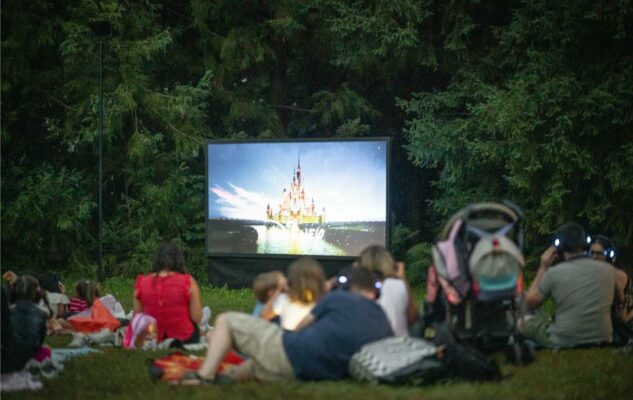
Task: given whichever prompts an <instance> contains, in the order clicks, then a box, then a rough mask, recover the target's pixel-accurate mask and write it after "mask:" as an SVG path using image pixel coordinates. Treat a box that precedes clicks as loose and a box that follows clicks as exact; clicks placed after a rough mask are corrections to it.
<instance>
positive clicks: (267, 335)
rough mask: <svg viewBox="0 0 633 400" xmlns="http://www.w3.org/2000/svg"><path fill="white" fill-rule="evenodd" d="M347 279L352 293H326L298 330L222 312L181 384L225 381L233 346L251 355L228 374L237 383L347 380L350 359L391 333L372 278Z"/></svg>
mask: <svg viewBox="0 0 633 400" xmlns="http://www.w3.org/2000/svg"><path fill="white" fill-rule="evenodd" d="M349 278H350V290H349V291H342V290H336V291H332V292H330V293H328V294H327V295H325V296H324V297H323V298H322V299H321V300H320V301H319V302H318V303H317V305H316V306H315V307H314V308H313V309H312V311H310V314H308V315H307V316H306V317H305V318H304V319H303V321H301V323H300V324H299V326H298V327H297V330H296V331H294V332H293V331H286V330H283V329H282V328H281V327H280V326H279V325H276V324H274V323H271V322H269V321H266V320H264V319H261V318H255V317H253V316H252V315H249V314H244V313H238V312H229V313H223V314H221V315H220V316H218V318H217V319H216V321H215V328H214V330H213V331H211V332H210V333H209V334H208V335H207V340H208V347H207V352H206V356H205V360H204V363H203V365H202V367H201V368H200V369H199V370H198V372H197V373H195V374H189V375H187V376H186V377H185V379H183V381H182V383H183V384H201V383H211V382H214V381H218V380H220V379H224V378H226V376H225V375H218V376H216V370H217V368H218V366H219V365H220V363H221V362H222V360H223V359H224V358H225V355H226V354H227V353H228V352H229V351H230V350H231V349H232V348H235V349H236V350H237V351H239V352H241V353H244V354H246V355H247V356H249V357H251V358H250V359H248V360H247V361H245V362H244V363H242V364H240V365H239V366H238V367H236V368H234V369H232V370H231V371H229V372H228V373H227V374H228V376H229V377H230V378H231V379H234V380H247V379H252V378H256V379H258V380H262V381H282V380H289V379H301V380H333V379H341V378H343V377H345V376H347V374H348V372H347V371H348V364H349V360H350V358H351V356H352V355H353V354H354V353H356V352H357V351H358V350H359V349H360V348H361V347H362V346H363V345H364V344H367V343H369V342H373V341H375V340H379V339H382V338H385V337H388V336H391V335H393V332H392V330H391V326H390V325H389V321H388V320H387V317H386V316H385V313H384V312H383V310H382V308H381V307H380V306H378V304H376V303H375V298H376V288H375V281H374V278H373V274H372V273H371V272H370V271H368V270H366V269H363V268H357V269H355V270H354V271H353V272H352V273H351V274H350V277H349Z"/></svg>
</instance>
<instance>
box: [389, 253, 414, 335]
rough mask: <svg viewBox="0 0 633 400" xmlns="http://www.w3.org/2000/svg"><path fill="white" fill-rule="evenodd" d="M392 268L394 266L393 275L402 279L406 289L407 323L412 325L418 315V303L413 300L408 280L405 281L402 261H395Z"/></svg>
mask: <svg viewBox="0 0 633 400" xmlns="http://www.w3.org/2000/svg"><path fill="white" fill-rule="evenodd" d="M394 268H395V277H396V278H400V279H402V281H403V282H404V286H405V288H406V289H407V323H408V324H409V325H413V324H414V323H415V321H417V320H418V318H419V316H420V311H419V309H418V304H417V303H416V301H415V297H413V292H412V291H411V286H410V285H409V282H408V281H407V276H406V272H405V265H404V263H403V262H402V261H397V262H396V265H395V267H394Z"/></svg>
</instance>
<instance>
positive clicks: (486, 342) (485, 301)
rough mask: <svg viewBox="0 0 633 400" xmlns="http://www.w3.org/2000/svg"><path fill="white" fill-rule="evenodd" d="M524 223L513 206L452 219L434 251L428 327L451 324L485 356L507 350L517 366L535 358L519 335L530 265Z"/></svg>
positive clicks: (482, 207) (466, 211)
mask: <svg viewBox="0 0 633 400" xmlns="http://www.w3.org/2000/svg"><path fill="white" fill-rule="evenodd" d="M521 218H522V213H521V211H520V209H519V208H518V207H517V206H515V205H514V204H512V203H510V202H504V203H477V204H472V205H469V206H467V207H465V208H463V209H461V210H460V211H459V212H457V213H456V214H455V215H454V216H453V217H451V218H450V220H449V221H448V223H447V224H446V225H445V227H444V229H443V231H442V233H441V235H440V238H441V239H442V240H440V241H439V242H438V243H437V244H436V245H435V246H433V262H434V265H433V266H431V267H430V268H429V271H428V276H427V293H426V298H425V307H424V314H425V315H424V324H425V325H427V326H429V325H431V324H432V323H433V322H436V323H446V324H447V325H448V327H449V328H450V329H451V330H452V332H453V333H454V334H455V336H457V337H458V338H459V339H460V340H462V341H463V342H465V343H467V344H471V345H472V346H474V347H476V348H478V349H480V350H482V351H490V350H495V349H498V348H500V347H502V346H507V350H508V352H509V353H508V354H509V356H510V358H511V360H512V361H514V362H516V363H521V362H529V361H532V360H533V358H534V351H533V349H532V348H531V347H529V346H527V345H526V344H525V342H524V340H523V337H522V336H521V335H520V334H519V333H518V330H517V323H518V321H519V319H520V318H521V316H522V315H523V312H522V311H523V310H522V298H523V266H524V264H525V261H524V259H523V254H522V252H521V248H522V244H523V230H522V228H521V224H520V222H521ZM423 332H424V331H423Z"/></svg>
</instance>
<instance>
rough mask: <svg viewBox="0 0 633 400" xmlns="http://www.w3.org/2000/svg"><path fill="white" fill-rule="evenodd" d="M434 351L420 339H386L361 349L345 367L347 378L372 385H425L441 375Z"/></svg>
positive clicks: (440, 364)
mask: <svg viewBox="0 0 633 400" xmlns="http://www.w3.org/2000/svg"><path fill="white" fill-rule="evenodd" d="M436 353H437V348H436V347H435V345H433V343H431V342H429V341H426V340H424V339H419V338H412V337H388V338H385V339H381V340H377V341H375V342H371V343H368V344H366V345H364V346H363V347H362V348H361V349H360V350H359V351H358V352H356V353H355V354H354V355H353V356H352V358H351V359H350V363H349V367H348V370H349V374H350V375H351V376H352V377H353V378H355V379H357V380H359V381H368V382H372V383H374V384H378V383H388V384H401V383H414V384H420V383H427V382H429V381H432V380H435V379H436V378H438V377H439V376H441V375H442V368H443V367H442V363H441V362H440V361H439V360H438V359H437V357H436V356H435V355H436Z"/></svg>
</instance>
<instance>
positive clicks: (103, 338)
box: [88, 329, 115, 345]
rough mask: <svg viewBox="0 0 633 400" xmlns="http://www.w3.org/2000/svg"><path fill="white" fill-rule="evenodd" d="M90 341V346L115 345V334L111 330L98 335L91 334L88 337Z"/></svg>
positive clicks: (102, 331)
mask: <svg viewBox="0 0 633 400" xmlns="http://www.w3.org/2000/svg"><path fill="white" fill-rule="evenodd" d="M88 341H89V343H90V344H100V345H104V344H114V342H115V337H114V332H112V331H111V330H109V329H102V330H101V331H100V332H98V333H91V334H90V335H88Z"/></svg>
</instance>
